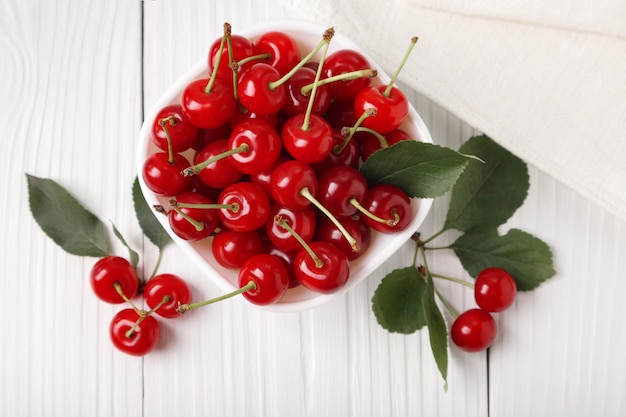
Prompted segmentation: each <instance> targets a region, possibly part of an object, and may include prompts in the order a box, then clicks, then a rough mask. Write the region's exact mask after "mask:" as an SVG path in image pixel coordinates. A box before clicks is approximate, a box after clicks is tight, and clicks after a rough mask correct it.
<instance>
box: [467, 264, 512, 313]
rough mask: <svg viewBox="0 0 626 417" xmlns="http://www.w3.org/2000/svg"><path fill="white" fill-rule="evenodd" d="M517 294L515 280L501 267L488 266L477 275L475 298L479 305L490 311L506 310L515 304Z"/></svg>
mask: <svg viewBox="0 0 626 417" xmlns="http://www.w3.org/2000/svg"><path fill="white" fill-rule="evenodd" d="M516 295H517V285H516V283H515V280H514V279H513V277H512V276H511V274H509V273H508V272H507V271H505V270H503V269H501V268H495V267H492V268H487V269H484V270H482V271H481V272H480V273H479V274H478V275H477V276H476V282H475V283H474V298H475V300H476V304H478V306H479V307H480V308H481V309H483V310H485V311H489V312H499V311H504V310H506V309H507V308H509V307H510V306H511V305H513V302H514V301H515V296H516Z"/></svg>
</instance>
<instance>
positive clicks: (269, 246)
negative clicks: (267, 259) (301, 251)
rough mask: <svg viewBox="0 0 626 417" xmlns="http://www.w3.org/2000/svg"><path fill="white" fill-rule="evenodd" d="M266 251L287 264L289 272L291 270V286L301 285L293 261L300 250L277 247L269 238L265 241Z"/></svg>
mask: <svg viewBox="0 0 626 417" xmlns="http://www.w3.org/2000/svg"><path fill="white" fill-rule="evenodd" d="M264 253H267V254H268V255H274V256H276V257H278V258H280V259H281V260H282V261H283V262H284V263H285V266H287V272H289V288H295V287H298V286H300V281H298V279H297V278H296V274H295V272H294V270H293V263H294V261H295V259H296V255H297V254H298V251H295V252H287V251H284V250H282V249H279V248H277V247H276V246H275V245H274V244H273V243H272V242H270V241H269V240H268V241H267V242H265V249H264Z"/></svg>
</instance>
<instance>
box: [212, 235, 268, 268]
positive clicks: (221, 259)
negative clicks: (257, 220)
mask: <svg viewBox="0 0 626 417" xmlns="http://www.w3.org/2000/svg"><path fill="white" fill-rule="evenodd" d="M263 249H264V244H263V238H262V237H261V234H260V233H259V231H257V230H253V231H250V232H235V231H233V230H228V229H224V230H220V232H219V233H217V234H216V235H215V237H214V238H213V242H212V243H211V252H212V253H213V257H214V258H215V260H216V261H217V263H219V264H220V265H221V266H223V267H224V268H241V266H242V265H243V264H244V263H245V262H246V261H247V260H248V259H250V258H251V257H252V256H254V255H256V254H258V253H262V252H263Z"/></svg>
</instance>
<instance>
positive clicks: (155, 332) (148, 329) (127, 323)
mask: <svg viewBox="0 0 626 417" xmlns="http://www.w3.org/2000/svg"><path fill="white" fill-rule="evenodd" d="M139 319H140V317H139V315H138V314H137V312H136V311H135V310H133V309H132V308H127V309H124V310H120V311H119V312H118V313H117V314H116V315H115V316H114V317H113V320H112V321H111V325H110V327H109V335H110V337H111V341H112V342H113V345H114V346H115V347H116V348H117V349H119V350H120V351H122V352H124V353H127V354H129V355H134V356H143V355H145V354H147V353H149V352H150V351H152V350H153V349H154V348H155V346H156V345H157V343H158V341H159V334H160V330H159V322H158V321H157V320H156V319H155V318H154V317H153V316H146V317H143V318H142V320H141V321H140V322H139V323H138V324H136V322H137V321H138V320H139ZM131 329H132V330H131Z"/></svg>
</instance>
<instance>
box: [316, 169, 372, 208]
mask: <svg viewBox="0 0 626 417" xmlns="http://www.w3.org/2000/svg"><path fill="white" fill-rule="evenodd" d="M366 195H367V180H366V179H365V177H364V176H363V174H361V172H360V171H359V170H358V169H356V168H352V167H349V166H346V165H337V166H334V167H331V168H329V169H327V170H326V171H324V172H322V173H321V175H320V176H319V177H318V179H317V195H316V197H317V201H319V202H320V203H321V204H322V205H323V206H324V207H326V209H328V211H330V212H331V213H332V214H334V215H335V216H343V217H346V216H352V215H353V214H355V213H356V211H357V208H356V206H354V205H353V204H352V203H351V201H352V199H354V200H356V201H357V202H358V203H359V204H360V203H362V202H363V200H364V199H365V196H366Z"/></svg>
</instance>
